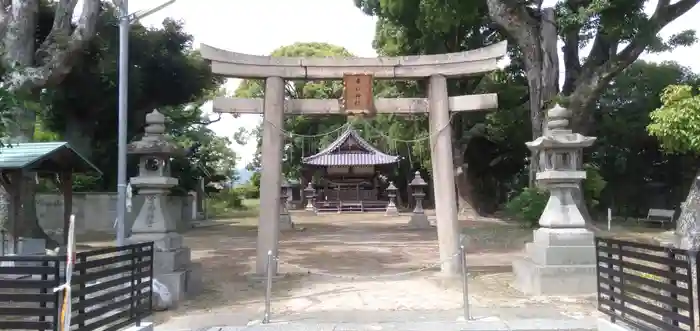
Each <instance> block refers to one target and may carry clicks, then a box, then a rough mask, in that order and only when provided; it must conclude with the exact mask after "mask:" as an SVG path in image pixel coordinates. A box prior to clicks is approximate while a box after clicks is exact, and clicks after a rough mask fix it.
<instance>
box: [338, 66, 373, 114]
mask: <svg viewBox="0 0 700 331" xmlns="http://www.w3.org/2000/svg"><path fill="white" fill-rule="evenodd" d="M372 81H373V79H372V75H369V74H345V75H343V88H344V92H343V101H344V105H343V108H344V109H345V113H346V114H348V115H349V116H358V115H359V116H363V117H372V116H374V115H375V114H376V111H375V109H374V95H373V94H372Z"/></svg>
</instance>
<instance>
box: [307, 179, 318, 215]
mask: <svg viewBox="0 0 700 331" xmlns="http://www.w3.org/2000/svg"><path fill="white" fill-rule="evenodd" d="M304 196H305V197H306V208H304V210H305V211H306V213H307V214H310V215H316V204H315V200H316V190H314V185H313V184H312V183H309V185H307V186H306V188H305V189H304Z"/></svg>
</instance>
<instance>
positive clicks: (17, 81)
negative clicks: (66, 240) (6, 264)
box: [0, 0, 102, 238]
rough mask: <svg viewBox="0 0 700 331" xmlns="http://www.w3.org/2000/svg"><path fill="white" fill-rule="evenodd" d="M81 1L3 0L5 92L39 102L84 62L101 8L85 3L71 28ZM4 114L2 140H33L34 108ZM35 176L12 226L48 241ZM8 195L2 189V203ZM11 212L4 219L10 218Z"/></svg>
mask: <svg viewBox="0 0 700 331" xmlns="http://www.w3.org/2000/svg"><path fill="white" fill-rule="evenodd" d="M77 3H78V2H77V1H69V0H60V1H51V2H49V1H37V0H35V1H12V2H10V1H3V2H2V6H0V17H1V18H2V19H0V38H1V39H0V40H1V42H0V50H1V52H0V53H1V54H2V56H0V67H1V69H2V72H1V74H2V76H1V78H0V80H1V83H2V87H3V90H4V91H5V93H8V94H9V95H12V96H14V97H15V98H17V99H18V100H24V101H27V102H37V101H39V99H40V95H41V93H42V90H44V89H45V88H47V87H51V86H53V85H55V84H57V83H60V82H61V81H62V80H63V79H64V78H65V76H66V75H67V74H68V73H70V71H71V70H72V68H73V66H74V65H75V63H76V62H78V61H77V60H78V59H79V58H80V55H81V52H82V49H83V47H85V45H86V44H87V43H88V42H89V41H90V39H92V38H93V37H94V36H95V22H96V20H97V17H98V15H99V13H100V11H101V8H102V2H101V1H99V0H86V1H83V5H82V9H81V10H80V13H79V14H78V15H77V16H78V20H77V22H78V23H77V24H75V25H74V24H72V22H71V21H72V19H73V17H74V16H75V15H74V13H75V9H76V6H77ZM3 115H5V116H3V118H2V119H3V125H2V126H3V128H5V129H6V130H5V132H3V133H4V136H5V138H6V140H8V141H10V142H26V141H32V140H33V139H34V133H35V123H36V122H37V118H36V112H35V109H34V108H33V107H22V106H17V107H12V108H11V110H10V112H6V113H4V114H3ZM34 179H35V178H34V175H33V174H27V175H26V176H24V177H23V179H22V184H23V187H24V189H23V190H22V191H21V192H22V193H21V194H22V197H21V200H22V203H23V205H24V208H22V219H23V223H22V224H16V225H17V226H12V227H11V228H12V229H13V232H12V233H11V234H12V235H13V236H15V237H17V236H24V237H34V238H47V236H46V234H45V233H44V232H43V231H42V230H41V228H40V227H39V225H38V221H37V217H36V208H35V181H34ZM8 199H9V196H8V195H7V192H5V190H4V189H0V201H2V203H1V204H2V205H3V206H7V205H8V203H9V202H8ZM7 216H8V214H7V210H6V208H2V209H1V210H0V218H2V219H7Z"/></svg>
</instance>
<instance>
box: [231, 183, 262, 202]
mask: <svg viewBox="0 0 700 331" xmlns="http://www.w3.org/2000/svg"><path fill="white" fill-rule="evenodd" d="M234 190H235V191H236V192H238V194H239V195H240V196H241V197H243V198H244V199H260V188H259V187H257V186H253V185H250V184H245V185H241V186H237V187H236V188H234Z"/></svg>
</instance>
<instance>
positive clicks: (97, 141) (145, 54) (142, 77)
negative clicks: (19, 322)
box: [18, 1, 222, 237]
mask: <svg viewBox="0 0 700 331" xmlns="http://www.w3.org/2000/svg"><path fill="white" fill-rule="evenodd" d="M87 2H91V1H87ZM41 8H42V11H41V15H40V17H39V18H40V20H39V22H38V23H37V25H38V31H39V34H40V35H41V34H46V33H49V32H48V31H49V30H50V29H51V27H52V24H53V11H52V10H51V7H50V6H44V7H41ZM98 14H99V15H98V16H97V17H96V18H95V21H96V22H95V23H94V26H93V27H92V29H94V30H95V31H97V32H96V33H97V35H98V36H99V37H98V38H92V39H90V40H86V41H85V42H84V44H83V46H81V47H80V48H79V49H77V50H76V51H75V52H76V53H75V55H73V56H74V57H76V59H78V58H79V61H78V60H76V59H73V62H75V63H72V65H73V66H75V68H74V69H75V70H72V71H70V70H67V69H66V70H65V72H62V73H61V75H60V79H56V80H51V81H50V82H51V83H52V84H51V85H47V86H46V89H44V90H42V94H41V99H40V101H41V104H42V106H43V107H42V109H41V111H40V112H37V114H36V115H34V113H32V114H33V115H32V116H34V117H37V116H38V117H37V119H38V120H40V121H41V123H42V129H44V130H46V131H51V132H55V133H57V134H58V135H60V136H61V137H62V139H64V140H67V141H68V142H69V143H70V144H71V145H73V146H74V147H76V148H77V149H78V151H80V152H81V153H82V154H83V155H85V156H87V157H88V158H90V159H91V161H93V163H95V164H96V165H97V166H98V167H99V168H100V169H101V170H102V171H103V173H104V177H102V178H99V179H97V178H87V177H86V178H83V177H81V176H79V177H78V178H76V183H75V184H76V185H77V186H76V188H79V189H83V190H85V189H96V188H101V189H102V190H111V189H113V187H114V185H115V183H116V169H115V168H116V164H117V163H116V161H117V155H116V148H114V146H116V144H117V142H116V140H117V136H116V135H117V130H104V128H116V127H117V117H116V113H117V112H116V111H115V110H116V109H117V93H116V92H115V91H116V87H117V79H118V77H117V74H118V73H117V71H118V70H117V60H118V39H117V36H118V34H117V25H116V19H115V17H116V15H117V13H116V10H115V9H114V7H113V6H112V5H110V4H107V3H103V4H102V8H101V9H100V10H99V12H98ZM192 41H193V38H192V36H191V35H189V34H187V33H185V32H184V30H183V27H182V23H181V22H176V21H173V20H169V19H167V20H165V21H164V22H163V26H162V28H156V29H153V28H146V27H144V26H141V25H139V24H133V25H132V27H131V31H130V43H131V47H130V54H129V57H130V63H131V66H130V72H129V74H130V77H129V78H130V79H129V118H128V121H129V124H128V128H129V132H128V136H129V137H134V136H136V135H138V134H140V133H141V132H142V130H143V125H144V120H145V113H146V112H150V111H151V110H153V109H154V108H163V109H161V110H164V107H168V106H171V107H175V106H177V105H180V104H185V103H190V102H197V101H198V100H200V99H202V98H203V97H205V96H208V95H210V94H211V93H213V91H215V90H216V89H217V88H218V86H219V85H220V84H221V81H222V80H221V79H218V78H215V77H214V76H213V75H212V74H211V70H210V69H209V66H208V64H207V63H206V62H205V61H203V60H202V59H201V58H200V57H199V56H198V54H197V52H195V51H194V50H193V49H192ZM19 95H20V96H23V94H21V93H20V94H19ZM32 100H34V102H36V101H37V100H38V99H32ZM186 120H187V121H194V122H184V121H185V120H182V121H180V122H179V124H176V125H173V126H174V127H173V128H170V129H172V130H174V131H177V130H180V129H185V128H187V127H189V126H190V125H193V124H196V123H200V124H202V125H205V124H207V122H208V120H206V119H201V118H200V117H199V115H197V116H195V117H187V118H186ZM32 125H33V124H32ZM192 169H194V168H192ZM135 174H136V169H135V167H134V166H133V164H131V166H130V167H129V176H132V175H135ZM79 178H80V179H86V180H78V179H79ZM32 182H33V177H32ZM184 182H187V181H184ZM29 199H33V196H32V197H26V199H25V201H33V200H29ZM27 205H31V203H27ZM27 209H28V210H27V215H25V223H26V226H23V227H22V228H20V229H18V230H21V231H22V233H19V235H24V236H31V237H45V235H44V234H43V231H42V230H41V228H40V227H39V225H38V223H37V222H36V221H37V219H36V214H35V211H32V210H30V209H31V208H27Z"/></svg>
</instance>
